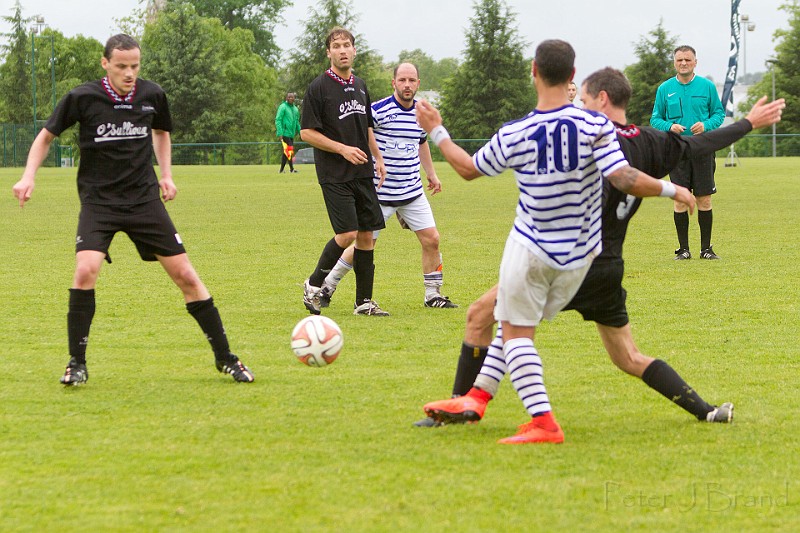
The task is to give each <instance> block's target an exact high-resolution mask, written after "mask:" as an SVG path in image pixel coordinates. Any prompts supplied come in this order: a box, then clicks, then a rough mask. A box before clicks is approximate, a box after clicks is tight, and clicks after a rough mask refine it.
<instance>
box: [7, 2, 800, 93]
mask: <svg viewBox="0 0 800 533" xmlns="http://www.w3.org/2000/svg"><path fill="white" fill-rule="evenodd" d="M507 1H508V4H509V5H510V6H511V8H512V9H513V10H514V11H515V12H516V13H517V28H518V30H519V33H520V35H521V37H522V38H523V39H524V40H525V41H528V42H529V43H530V44H529V45H528V46H527V47H526V48H525V50H523V54H524V55H525V56H526V57H532V56H533V51H534V49H535V46H536V44H537V43H538V42H539V41H541V40H543V39H550V38H560V39H565V40H567V41H569V42H570V43H572V45H573V46H574V47H575V50H576V52H577V60H576V67H577V74H576V79H577V80H581V79H582V78H583V77H585V76H586V75H588V74H590V73H591V72H593V71H594V70H597V69H598V68H602V67H605V66H613V67H617V68H623V67H625V66H626V65H629V64H630V63H633V62H634V61H635V56H634V54H633V46H632V43H634V42H636V41H638V40H639V39H640V38H641V36H643V35H645V34H647V33H648V32H649V31H650V30H651V29H653V28H654V27H655V26H656V25H657V24H658V22H659V20H660V19H663V21H664V26H665V28H666V29H667V31H668V32H669V33H670V35H673V36H677V37H678V41H679V42H680V43H681V44H683V43H686V44H690V45H692V46H694V47H695V48H696V49H697V55H698V60H699V63H698V67H697V71H698V73H700V74H702V75H710V76H711V77H712V78H714V80H715V81H718V82H719V81H721V80H722V79H723V78H724V77H725V70H726V68H727V65H728V51H729V48H730V25H729V18H730V9H731V6H730V2H729V1H728V0H572V1H550V0H548V1H545V0H507ZM785 1H786V0H742V2H741V5H740V8H739V12H740V13H743V14H748V15H749V16H750V20H751V22H753V23H755V26H756V27H755V30H754V31H752V32H747V36H746V43H745V52H746V56H747V57H746V70H747V72H757V71H763V70H765V67H764V61H765V60H766V59H767V58H768V57H770V56H772V54H773V51H774V40H773V34H774V32H775V30H776V29H779V28H783V29H788V23H787V21H786V13H785V12H784V11H781V10H779V9H778V7H779V6H780V5H782V4H783V3H785ZM20 3H21V5H22V8H23V14H24V15H25V16H31V15H36V14H41V15H43V16H44V17H45V20H46V22H47V24H49V25H51V26H52V27H53V28H55V29H57V30H59V31H61V32H62V33H63V34H65V35H67V36H74V35H77V34H83V35H89V36H92V37H95V38H97V39H98V40H100V41H101V42H105V40H106V39H107V38H108V37H109V36H110V35H112V34H113V33H115V32H114V30H115V29H116V28H115V25H114V19H115V18H122V17H125V16H127V15H129V14H131V13H132V11H133V10H134V9H135V8H136V7H138V6H141V5H143V4H142V3H140V1H139V0H20ZM294 4H295V5H294V7H291V8H289V9H288V10H287V11H286V12H285V24H282V25H279V27H278V28H276V40H277V42H278V45H279V46H281V48H283V49H288V48H291V47H292V46H293V45H294V41H295V39H296V38H297V36H298V35H299V34H300V33H301V30H302V24H301V21H302V20H304V19H305V18H307V17H308V9H309V7H310V6H315V5H316V4H317V1H316V0H294ZM352 4H353V6H354V8H355V11H356V12H357V13H359V14H360V20H359V22H358V24H357V25H356V28H355V29H356V31H357V32H358V33H360V34H362V35H363V36H364V37H365V40H366V44H367V45H368V46H369V47H370V48H372V49H375V50H377V51H378V52H379V53H380V54H381V55H382V56H383V58H384V60H386V61H396V60H397V56H398V54H399V53H400V51H401V50H404V49H407V50H412V49H415V48H420V49H422V50H424V51H425V52H427V53H428V54H429V55H431V56H432V57H434V58H435V59H441V58H444V57H459V56H460V55H461V52H462V50H463V49H464V43H465V38H464V32H465V30H466V29H467V28H469V26H470V21H469V19H470V17H471V16H472V15H473V2H472V1H471V0H353V2H352ZM14 5H15V2H14V0H0V15H2V16H9V15H11V14H12V13H13V9H14ZM9 29H10V27H9V25H8V24H7V23H6V22H5V21H0V32H7V31H9ZM358 44H362V45H363V43H357V45H358ZM356 66H357V60H356ZM744 68H745V67H744V65H742V62H741V58H740V64H739V73H740V75H741V73H742V70H743V69H744ZM423 84H424V80H423Z"/></svg>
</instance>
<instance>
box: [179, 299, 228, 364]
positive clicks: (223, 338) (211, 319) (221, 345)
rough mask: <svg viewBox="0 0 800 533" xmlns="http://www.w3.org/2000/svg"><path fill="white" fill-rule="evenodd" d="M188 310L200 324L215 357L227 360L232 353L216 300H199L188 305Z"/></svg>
mask: <svg viewBox="0 0 800 533" xmlns="http://www.w3.org/2000/svg"><path fill="white" fill-rule="evenodd" d="M186 310H187V311H189V314H190V315H192V316H193V317H194V319H195V320H197V323H198V324H200V329H202V330H203V333H205V335H206V339H208V342H209V344H211V349H212V350H214V357H216V358H217V359H225V358H227V357H228V354H230V353H231V349H230V346H229V345H228V336H227V335H225V328H224V327H223V326H222V319H221V318H220V316H219V310H217V306H215V305H214V298H209V299H208V300H199V301H197V302H189V303H187V304H186Z"/></svg>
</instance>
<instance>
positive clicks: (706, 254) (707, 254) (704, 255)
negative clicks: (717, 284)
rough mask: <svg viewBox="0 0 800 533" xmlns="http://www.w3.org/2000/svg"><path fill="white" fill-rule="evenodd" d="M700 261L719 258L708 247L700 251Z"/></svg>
mask: <svg viewBox="0 0 800 533" xmlns="http://www.w3.org/2000/svg"><path fill="white" fill-rule="evenodd" d="M700 259H721V257H720V256H718V255H717V254H715V253H714V250H713V249H712V248H711V246H709V247H708V248H706V249H705V250H701V251H700Z"/></svg>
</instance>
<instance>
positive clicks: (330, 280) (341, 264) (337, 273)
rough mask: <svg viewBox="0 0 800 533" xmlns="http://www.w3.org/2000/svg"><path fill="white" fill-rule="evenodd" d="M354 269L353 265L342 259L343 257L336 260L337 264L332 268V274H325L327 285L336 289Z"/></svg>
mask: <svg viewBox="0 0 800 533" xmlns="http://www.w3.org/2000/svg"><path fill="white" fill-rule="evenodd" d="M351 270H353V265H351V264H350V263H348V262H347V261H345V260H344V259H342V258H341V257H340V258H339V259H338V260H337V261H336V265H334V267H333V268H332V269H331V272H330V274H328V275H327V276H325V283H324V284H325V285H327V286H328V287H330V288H332V289H335V288H336V287H338V286H339V282H340V281H342V278H343V277H345V276H346V275H347V273H348V272H350V271H351Z"/></svg>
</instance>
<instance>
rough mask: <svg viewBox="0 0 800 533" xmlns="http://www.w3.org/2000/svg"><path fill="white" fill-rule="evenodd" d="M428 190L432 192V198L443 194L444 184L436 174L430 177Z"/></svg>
mask: <svg viewBox="0 0 800 533" xmlns="http://www.w3.org/2000/svg"><path fill="white" fill-rule="evenodd" d="M428 190H429V191H431V196H433V195H434V194H436V193H437V192H442V182H441V181H439V178H438V177H437V176H436V174H433V175H432V176H428Z"/></svg>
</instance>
